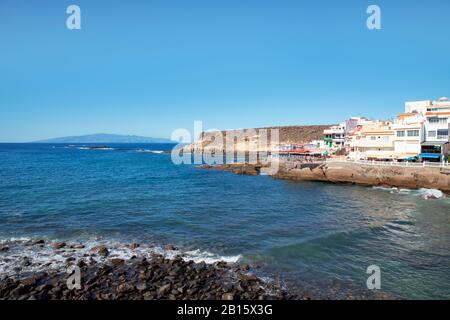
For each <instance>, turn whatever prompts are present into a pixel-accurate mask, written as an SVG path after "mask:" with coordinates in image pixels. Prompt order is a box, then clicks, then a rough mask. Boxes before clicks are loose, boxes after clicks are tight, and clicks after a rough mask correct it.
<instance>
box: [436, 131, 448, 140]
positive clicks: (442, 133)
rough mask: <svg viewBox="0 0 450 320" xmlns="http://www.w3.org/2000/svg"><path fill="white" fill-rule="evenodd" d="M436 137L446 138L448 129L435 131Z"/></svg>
mask: <svg viewBox="0 0 450 320" xmlns="http://www.w3.org/2000/svg"><path fill="white" fill-rule="evenodd" d="M437 138H438V139H439V140H441V139H448V129H440V130H438V131H437Z"/></svg>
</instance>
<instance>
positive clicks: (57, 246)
mask: <svg viewBox="0 0 450 320" xmlns="http://www.w3.org/2000/svg"><path fill="white" fill-rule="evenodd" d="M65 246H66V243H65V242H55V243H52V247H53V249H61V248H64V247H65Z"/></svg>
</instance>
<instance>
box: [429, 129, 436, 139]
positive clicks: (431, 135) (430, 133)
mask: <svg viewBox="0 0 450 320" xmlns="http://www.w3.org/2000/svg"><path fill="white" fill-rule="evenodd" d="M428 137H430V138H434V137H436V131H434V130H432V131H428Z"/></svg>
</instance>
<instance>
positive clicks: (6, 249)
mask: <svg viewBox="0 0 450 320" xmlns="http://www.w3.org/2000/svg"><path fill="white" fill-rule="evenodd" d="M8 250H9V247H8V246H3V247H0V252H6V251H8Z"/></svg>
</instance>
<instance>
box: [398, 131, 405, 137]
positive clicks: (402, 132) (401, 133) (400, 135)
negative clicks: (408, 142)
mask: <svg viewBox="0 0 450 320" xmlns="http://www.w3.org/2000/svg"><path fill="white" fill-rule="evenodd" d="M404 136H405V131H397V137H404Z"/></svg>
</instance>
